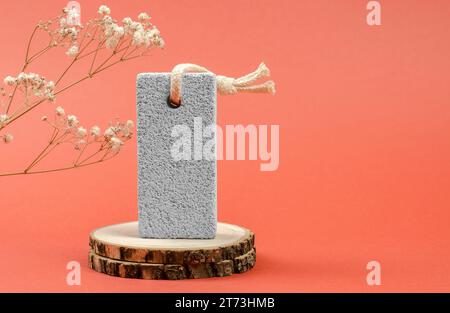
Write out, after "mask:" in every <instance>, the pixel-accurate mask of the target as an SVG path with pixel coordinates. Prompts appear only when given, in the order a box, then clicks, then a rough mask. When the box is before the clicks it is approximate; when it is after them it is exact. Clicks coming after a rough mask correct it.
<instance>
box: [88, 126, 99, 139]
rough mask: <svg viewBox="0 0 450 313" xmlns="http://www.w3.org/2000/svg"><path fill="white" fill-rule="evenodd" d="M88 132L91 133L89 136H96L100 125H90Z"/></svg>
mask: <svg viewBox="0 0 450 313" xmlns="http://www.w3.org/2000/svg"><path fill="white" fill-rule="evenodd" d="M90 133H91V136H93V137H98V136H100V127H98V126H92V127H91V131H90Z"/></svg>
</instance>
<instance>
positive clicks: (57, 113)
mask: <svg viewBox="0 0 450 313" xmlns="http://www.w3.org/2000/svg"><path fill="white" fill-rule="evenodd" d="M55 111H56V115H57V116H64V115H65V114H66V112H64V109H63V108H62V107H60V106H59V107H57V108H56V109H55Z"/></svg>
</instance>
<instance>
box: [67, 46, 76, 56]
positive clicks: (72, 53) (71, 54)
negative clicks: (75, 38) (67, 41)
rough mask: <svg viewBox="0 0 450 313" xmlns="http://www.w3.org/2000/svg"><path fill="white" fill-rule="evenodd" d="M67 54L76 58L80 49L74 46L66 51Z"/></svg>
mask: <svg viewBox="0 0 450 313" xmlns="http://www.w3.org/2000/svg"><path fill="white" fill-rule="evenodd" d="M66 54H67V55H68V56H70V57H73V56H76V55H77V54H78V47H77V46H72V47H70V48H69V50H67V51H66Z"/></svg>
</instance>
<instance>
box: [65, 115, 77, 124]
mask: <svg viewBox="0 0 450 313" xmlns="http://www.w3.org/2000/svg"><path fill="white" fill-rule="evenodd" d="M78 123H79V122H78V118H77V117H76V116H75V115H68V116H67V124H68V125H69V126H70V127H73V126H77V125H78Z"/></svg>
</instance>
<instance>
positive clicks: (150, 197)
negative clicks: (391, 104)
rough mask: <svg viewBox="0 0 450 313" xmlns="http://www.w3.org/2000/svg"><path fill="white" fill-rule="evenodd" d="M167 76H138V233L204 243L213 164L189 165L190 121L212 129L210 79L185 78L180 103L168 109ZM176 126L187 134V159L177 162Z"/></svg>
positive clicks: (210, 229)
mask: <svg viewBox="0 0 450 313" xmlns="http://www.w3.org/2000/svg"><path fill="white" fill-rule="evenodd" d="M169 91H170V74H169V73H143V74H139V75H138V77H137V116H138V122H137V138H138V139H137V141H138V207H139V234H140V236H141V237H143V238H160V239H165V238H166V239H175V238H179V239H192V238H199V239H208V238H214V236H215V234H216V227H217V209H216V203H217V199H216V198H217V188H216V181H217V179H216V160H206V159H205V158H203V159H201V160H194V141H196V144H198V141H199V140H200V141H202V138H194V137H197V136H194V118H196V117H197V118H198V117H201V118H202V120H203V127H205V126H207V125H211V124H214V125H215V124H216V80H215V76H214V75H213V74H206V73H201V74H200V73H197V74H184V76H183V79H182V92H181V99H182V100H181V101H182V104H181V106H180V107H178V108H173V107H171V106H170V105H169V102H168V98H169ZM176 125H187V126H188V127H189V128H190V129H191V133H192V134H191V148H192V150H191V155H192V160H179V161H176V160H174V159H173V158H172V155H171V148H172V145H173V143H174V142H175V141H176V140H177V138H174V137H172V130H173V128H174V126H176Z"/></svg>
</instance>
